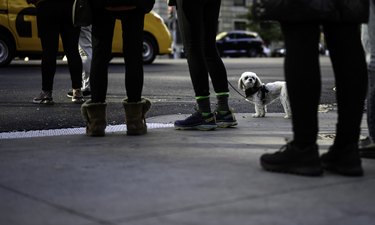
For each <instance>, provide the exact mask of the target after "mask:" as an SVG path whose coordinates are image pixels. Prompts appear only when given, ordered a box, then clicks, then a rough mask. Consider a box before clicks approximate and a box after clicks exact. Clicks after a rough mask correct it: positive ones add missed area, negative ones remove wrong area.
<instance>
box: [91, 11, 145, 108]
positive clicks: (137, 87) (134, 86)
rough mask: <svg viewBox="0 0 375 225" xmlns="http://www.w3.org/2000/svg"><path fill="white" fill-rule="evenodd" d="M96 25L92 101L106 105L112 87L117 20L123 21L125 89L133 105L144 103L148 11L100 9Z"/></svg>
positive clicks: (94, 23)
mask: <svg viewBox="0 0 375 225" xmlns="http://www.w3.org/2000/svg"><path fill="white" fill-rule="evenodd" d="M96 14H97V15H95V16H94V21H93V24H92V47H93V57H92V62H91V74H90V82H91V99H92V102H105V100H106V95H107V88H108V63H109V61H110V59H111V58H112V55H111V53H112V40H113V33H114V26H115V22H116V18H117V19H120V20H121V24H122V38H123V51H124V60H125V88H126V94H127V96H128V101H129V102H138V101H140V100H141V96H142V87H143V57H142V51H143V23H144V12H143V11H141V10H129V11H121V12H109V11H107V10H104V9H103V10H98V11H97V12H96Z"/></svg>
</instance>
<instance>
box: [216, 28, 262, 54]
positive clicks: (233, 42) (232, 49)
mask: <svg viewBox="0 0 375 225" xmlns="http://www.w3.org/2000/svg"><path fill="white" fill-rule="evenodd" d="M216 44H217V48H218V50H219V53H220V55H221V56H236V57H238V56H247V57H258V56H263V55H264V52H263V40H262V38H261V37H260V36H259V35H258V33H256V32H251V31H229V32H222V33H219V34H218V35H217V36H216Z"/></svg>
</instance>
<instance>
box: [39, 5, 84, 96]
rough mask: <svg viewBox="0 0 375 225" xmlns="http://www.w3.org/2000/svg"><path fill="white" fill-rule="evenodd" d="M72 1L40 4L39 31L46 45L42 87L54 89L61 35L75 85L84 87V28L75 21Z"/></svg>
mask: <svg viewBox="0 0 375 225" xmlns="http://www.w3.org/2000/svg"><path fill="white" fill-rule="evenodd" d="M72 7H73V1H71V0H55V1H43V2H41V3H39V4H38V7H37V24H38V32H39V36H40V39H41V44H42V49H43V53H42V90H43V91H52V90H53V80H54V77H55V73H56V56H57V52H58V48H59V35H61V40H62V43H63V47H64V52H65V54H66V57H67V59H68V66H69V72H70V77H71V80H72V88H74V89H80V88H81V86H82V60H81V57H80V55H79V52H78V39H79V33H80V28H79V27H74V26H73V22H72Z"/></svg>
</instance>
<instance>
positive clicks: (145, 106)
mask: <svg viewBox="0 0 375 225" xmlns="http://www.w3.org/2000/svg"><path fill="white" fill-rule="evenodd" d="M122 104H123V105H124V109H125V123H126V128H127V135H142V134H146V133H147V125H146V119H145V115H146V113H147V111H148V110H149V109H150V107H151V102H150V100H148V99H146V98H142V100H141V101H139V102H128V99H124V100H123V102H122Z"/></svg>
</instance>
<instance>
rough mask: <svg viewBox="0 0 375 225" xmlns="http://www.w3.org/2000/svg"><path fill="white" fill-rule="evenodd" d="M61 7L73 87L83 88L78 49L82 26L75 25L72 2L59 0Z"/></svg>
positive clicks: (65, 47)
mask: <svg viewBox="0 0 375 225" xmlns="http://www.w3.org/2000/svg"><path fill="white" fill-rule="evenodd" d="M57 3H59V5H60V6H61V7H60V11H59V13H58V14H59V17H60V24H59V25H60V34H61V40H62V43H63V47H64V52H65V54H66V57H67V59H68V66H69V71H70V77H71V80H72V88H73V89H79V90H80V89H81V87H82V60H81V57H80V55H79V50H78V39H79V33H80V28H79V27H74V26H73V22H72V20H71V18H72V17H71V16H70V15H72V10H71V9H72V4H71V3H69V2H66V1H61V3H60V2H59V1H58V2H57Z"/></svg>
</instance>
